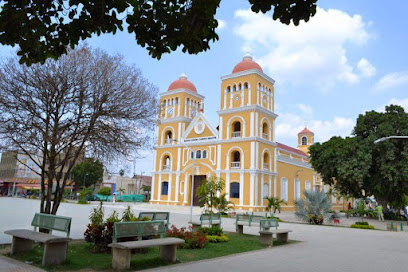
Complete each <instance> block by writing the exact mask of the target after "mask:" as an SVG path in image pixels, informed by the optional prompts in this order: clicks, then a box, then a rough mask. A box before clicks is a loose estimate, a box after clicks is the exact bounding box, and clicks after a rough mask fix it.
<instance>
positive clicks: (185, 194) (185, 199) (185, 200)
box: [183, 173, 188, 204]
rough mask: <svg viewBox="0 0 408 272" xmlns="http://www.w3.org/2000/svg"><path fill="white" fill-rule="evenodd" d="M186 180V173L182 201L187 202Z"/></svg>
mask: <svg viewBox="0 0 408 272" xmlns="http://www.w3.org/2000/svg"><path fill="white" fill-rule="evenodd" d="M187 182H188V174H187V173H185V174H184V194H183V203H184V204H185V203H187V198H188V193H187Z"/></svg>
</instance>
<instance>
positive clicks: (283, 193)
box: [281, 178, 288, 201]
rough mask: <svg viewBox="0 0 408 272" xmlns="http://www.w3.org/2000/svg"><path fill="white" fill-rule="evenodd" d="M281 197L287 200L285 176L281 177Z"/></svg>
mask: <svg viewBox="0 0 408 272" xmlns="http://www.w3.org/2000/svg"><path fill="white" fill-rule="evenodd" d="M281 199H282V200H284V201H288V180H287V179H286V178H282V179H281Z"/></svg>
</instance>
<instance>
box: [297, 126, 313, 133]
mask: <svg viewBox="0 0 408 272" xmlns="http://www.w3.org/2000/svg"><path fill="white" fill-rule="evenodd" d="M298 134H313V135H314V133H313V132H312V131H310V130H308V129H307V127H305V128H304V129H303V130H302V131H301V132H299V133H298Z"/></svg>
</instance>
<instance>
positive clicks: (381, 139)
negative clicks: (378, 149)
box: [374, 136, 408, 144]
mask: <svg viewBox="0 0 408 272" xmlns="http://www.w3.org/2000/svg"><path fill="white" fill-rule="evenodd" d="M389 139H405V140H408V136H388V137H382V138H380V139H377V140H375V141H374V143H375V144H378V143H379V142H384V141H388V140H389Z"/></svg>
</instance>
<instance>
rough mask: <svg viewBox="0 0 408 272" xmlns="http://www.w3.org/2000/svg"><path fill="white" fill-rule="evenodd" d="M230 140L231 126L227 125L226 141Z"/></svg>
mask: <svg viewBox="0 0 408 272" xmlns="http://www.w3.org/2000/svg"><path fill="white" fill-rule="evenodd" d="M229 138H230V124H228V125H227V137H225V139H227V140H228V139H229Z"/></svg>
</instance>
